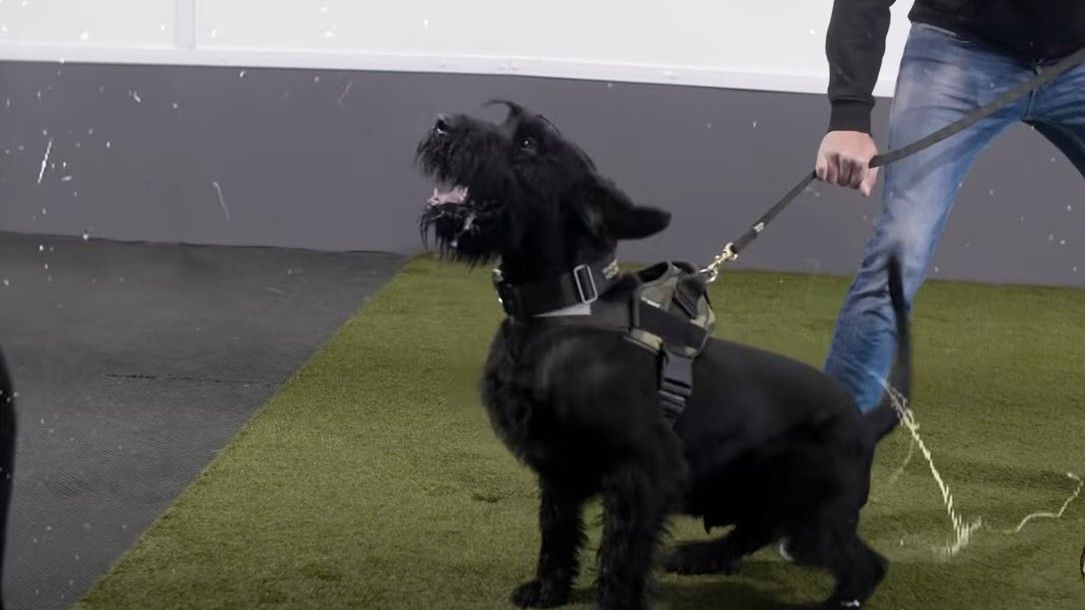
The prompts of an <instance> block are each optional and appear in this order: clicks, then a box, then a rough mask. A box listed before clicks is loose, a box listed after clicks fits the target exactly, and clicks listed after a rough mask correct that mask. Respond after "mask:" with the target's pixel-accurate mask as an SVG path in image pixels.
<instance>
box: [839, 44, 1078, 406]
mask: <svg viewBox="0 0 1085 610" xmlns="http://www.w3.org/2000/svg"><path fill="white" fill-rule="evenodd" d="M1046 67H1048V65H1033V64H1029V63H1027V62H1024V61H1022V60H1019V59H1016V58H1014V57H1011V56H1008V55H1005V54H1003V53H1001V52H999V51H998V50H996V49H993V48H991V47H988V46H986V45H984V44H982V43H978V42H973V41H969V40H965V39H963V38H961V37H959V36H957V35H955V34H953V33H951V32H948V31H946V30H943V29H940V28H936V27H933V26H928V25H922V24H916V25H913V26H912V29H911V33H910V34H909V36H908V42H907V45H906V46H905V48H904V56H903V58H902V59H901V64H900V72H899V75H898V77H897V90H896V93H895V95H894V98H893V106H892V110H891V111H890V118H889V147H890V148H898V147H901V146H904V145H906V144H909V143H911V142H913V141H915V140H918V139H920V138H922V137H923V136H926V135H927V134H929V133H931V132H933V131H935V130H937V129H939V128H940V127H943V126H945V125H947V124H949V123H952V122H953V121H955V120H957V119H958V118H960V117H961V116H963V115H964V114H966V113H968V112H969V111H970V110H973V109H975V108H976V107H978V106H982V105H983V104H986V103H988V102H990V101H991V100H993V99H994V98H995V97H998V96H999V95H1000V94H1002V93H1003V92H1004V91H1006V90H1007V89H1010V88H1011V87H1013V86H1014V85H1016V84H1018V83H1020V82H1022V81H1026V80H1028V79H1029V78H1031V77H1032V76H1034V75H1035V74H1036V73H1037V72H1038V71H1042V70H1044V69H1045V68H1046ZM1016 121H1024V122H1026V123H1028V124H1030V125H1032V126H1034V127H1035V128H1036V130H1037V131H1038V132H1040V133H1041V134H1043V135H1044V136H1045V137H1047V138H1048V139H1049V140H1050V141H1051V142H1052V143H1054V144H1055V145H1056V146H1057V147H1058V148H1059V149H1060V150H1062V152H1063V153H1064V154H1065V155H1066V156H1067V157H1069V159H1070V161H1071V162H1072V163H1073V164H1074V165H1075V167H1077V169H1078V170H1079V171H1080V172H1081V173H1082V174H1083V175H1085V65H1080V66H1077V67H1076V68H1073V69H1072V70H1071V71H1070V72H1067V73H1065V74H1063V75H1062V76H1060V77H1059V78H1058V79H1056V80H1055V81H1054V82H1052V83H1050V84H1048V85H1046V86H1044V87H1042V88H1041V89H1039V90H1038V91H1034V92H1033V93H1032V94H1030V95H1029V96H1027V97H1024V98H1022V99H1020V100H1018V101H1017V102H1015V103H1013V104H1011V105H1010V106H1009V107H1007V108H1005V109H1003V110H1001V111H1000V112H998V113H996V114H995V115H993V116H991V117H989V118H987V119H984V120H983V121H980V122H979V123H977V124H975V125H973V126H972V127H969V128H968V129H966V130H965V131H963V132H961V133H959V134H957V135H955V136H952V137H951V138H949V139H947V140H944V141H942V142H940V143H938V144H936V145H934V146H932V147H931V148H928V149H927V150H925V151H923V152H920V153H917V154H915V155H913V156H911V157H908V158H906V159H904V160H901V161H898V162H896V163H893V164H890V165H889V166H887V167H886V168H885V185H884V188H883V207H882V211H881V214H880V215H879V217H878V219H877V221H876V222H875V225H874V235H873V236H872V237H871V238H870V240H869V241H868V242H867V245H866V250H865V253H864V256H863V260H862V262H861V264H860V267H859V271H858V273H857V274H856V276H855V280H854V282H853V283H852V285H851V289H850V290H849V291H848V295H847V297H846V298H845V299H844V304H843V306H842V308H841V310H840V315H839V317H838V318H837V322H836V329H835V330H834V332H833V340H832V344H831V346H830V348H829V355H828V357H827V359H826V362H825V371H826V372H827V373H829V374H830V375H832V376H833V377H835V378H836V379H838V380H839V381H841V382H842V383H844V385H845V386H846V387H847V388H848V389H849V390H851V392H852V394H853V395H854V396H855V399H856V401H857V403H858V405H859V408H860V409H861V410H864V411H866V410H869V409H872V408H873V407H875V406H876V405H877V404H878V402H879V400H880V399H881V395H882V391H883V388H882V385H881V381H880V380H881V379H885V377H886V376H887V375H888V373H889V370H890V367H891V366H892V363H893V356H894V353H895V349H896V347H895V346H896V331H895V327H894V322H893V310H892V306H891V304H890V302H889V290H888V285H887V273H888V272H887V270H886V267H887V262H888V256H889V253H890V252H893V251H896V252H899V253H900V257H901V266H902V270H903V279H904V293H905V297H906V298H907V301H908V306H909V309H910V307H911V303H912V299H913V298H914V297H915V294H916V292H917V291H918V290H919V287H920V285H922V283H923V280H924V279H925V278H926V277H927V270H928V267H929V266H930V263H931V258H932V257H933V255H934V250H935V248H936V247H937V246H938V241H939V239H940V238H941V236H942V230H943V228H944V227H945V223H946V219H947V218H948V217H949V212H950V210H951V209H952V208H953V203H954V201H955V200H956V198H957V193H958V191H959V190H960V187H961V183H962V181H963V180H964V177H965V174H966V173H967V172H968V169H969V167H971V165H972V162H973V161H974V160H975V159H976V156H977V155H979V153H980V152H981V151H982V150H983V149H984V148H986V147H987V145H988V144H990V143H991V141H992V140H994V138H995V136H997V135H998V134H1000V133H1001V132H1002V131H1003V130H1005V129H1006V128H1007V127H1009V126H1010V125H1011V124H1013V123H1014V122H1016ZM1025 162H1026V163H1027V162H1029V161H1027V160H1026V161H1025Z"/></svg>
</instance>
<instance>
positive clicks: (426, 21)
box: [422, 19, 429, 28]
mask: <svg viewBox="0 0 1085 610" xmlns="http://www.w3.org/2000/svg"><path fill="white" fill-rule="evenodd" d="M422 27H424V28H428V27H429V19H423V20H422Z"/></svg>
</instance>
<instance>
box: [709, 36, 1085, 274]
mask: <svg viewBox="0 0 1085 610" xmlns="http://www.w3.org/2000/svg"><path fill="white" fill-rule="evenodd" d="M1083 61H1085V48H1082V49H1079V50H1078V51H1077V52H1075V53H1072V54H1070V55H1067V56H1066V57H1064V58H1063V59H1061V60H1059V62H1058V63H1057V64H1055V65H1054V66H1052V67H1051V69H1050V70H1045V71H1044V72H1041V73H1039V74H1037V75H1036V76H1034V77H1032V78H1030V79H1029V80H1027V81H1024V82H1022V83H1020V84H1018V85H1016V86H1014V87H1013V88H1011V89H1009V90H1008V91H1006V92H1005V93H1003V94H1002V95H1000V96H998V97H997V98H995V99H994V100H993V101H991V102H989V103H987V104H986V105H984V106H980V107H979V108H976V109H975V110H973V111H971V112H969V113H968V114H966V115H964V116H963V117H961V118H959V119H957V120H956V121H954V122H952V123H950V124H949V125H946V126H945V127H943V128H941V129H939V130H938V131H935V132H933V133H931V134H929V135H927V136H926V137H923V138H921V139H919V140H916V141H915V142H912V143H911V144H908V145H906V146H902V147H900V148H897V149H894V150H889V151H886V152H884V153H882V154H880V155H876V156H874V157H873V158H872V159H871V160H870V164H869V167H870V168H871V169H873V168H875V167H881V166H883V165H888V164H890V163H894V162H896V161H900V160H901V159H904V158H905V157H910V156H912V155H914V154H915V153H917V152H919V151H921V150H925V149H927V148H930V147H931V146H934V145H935V144H937V143H939V142H941V141H942V140H945V139H947V138H949V137H951V136H954V135H956V134H958V133H960V132H961V131H964V130H965V129H967V128H969V127H971V126H972V125H973V124H975V123H977V122H979V121H981V120H983V119H985V118H987V117H989V116H991V115H992V114H994V113H996V112H998V111H999V110H1002V109H1003V108H1005V107H1006V106H1008V105H1010V104H1011V103H1013V102H1014V101H1016V100H1018V99H1019V98H1021V97H1024V96H1026V95H1028V94H1029V93H1032V92H1033V91H1035V90H1036V89H1039V88H1040V87H1042V86H1044V85H1046V84H1047V83H1049V82H1051V81H1053V80H1055V79H1056V78H1058V77H1060V76H1062V75H1063V74H1064V73H1066V72H1068V71H1069V70H1070V69H1071V68H1073V67H1075V66H1077V65H1078V64H1080V63H1082V62H1083ZM814 180H817V173H815V172H810V173H809V174H807V175H805V176H803V178H802V180H800V181H799V182H798V184H796V185H795V186H794V187H792V189H791V190H790V191H788V192H787V194H786V195H784V196H783V198H781V199H780V200H779V201H777V202H776V204H775V205H773V206H772V207H771V208H769V211H768V212H765V213H764V214H763V215H761V217H760V218H758V219H757V222H755V223H754V224H753V226H751V227H750V228H749V229H748V230H747V231H746V232H745V233H743V234H742V235H741V236H739V238H738V239H736V240H735V241H732V242H729V243H728V244H727V245H726V246H724V248H723V251H722V252H720V253H719V254H717V255H716V257H715V258H713V259H712V262H711V263H709V264H708V266H707V267H705V268H704V269H701V273H702V274H704V276H705V281H706V282H708V283H712V282H715V281H716V278H718V277H719V274H720V266H721V265H723V264H724V263H726V262H729V261H733V260H735V259H736V258H738V254H739V252H742V251H743V250H745V249H746V247H747V246H749V245H750V242H752V241H753V240H755V239H757V237H758V236H759V235H761V232H762V231H764V230H765V227H766V226H768V224H769V223H770V222H772V220H773V219H774V218H776V215H777V214H779V213H780V212H782V211H783V210H784V208H786V207H787V206H788V205H789V204H790V203H791V202H792V201H794V200H795V198H796V197H798V196H799V195H800V194H801V193H802V192H803V191H804V190H805V189H806V187H807V186H809V185H810V183H811V182H813V181H814Z"/></svg>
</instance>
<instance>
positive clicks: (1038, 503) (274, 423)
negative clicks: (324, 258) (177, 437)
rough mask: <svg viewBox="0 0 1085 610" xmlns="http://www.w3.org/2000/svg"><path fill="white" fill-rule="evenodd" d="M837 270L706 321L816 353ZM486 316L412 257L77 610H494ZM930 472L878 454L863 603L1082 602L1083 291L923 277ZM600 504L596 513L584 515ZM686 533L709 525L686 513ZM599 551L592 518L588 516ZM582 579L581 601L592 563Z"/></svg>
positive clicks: (458, 286)
mask: <svg viewBox="0 0 1085 610" xmlns="http://www.w3.org/2000/svg"><path fill="white" fill-rule="evenodd" d="M845 289H846V281H845V280H843V279H840V278H829V277H809V276H800V275H777V274H764V273H737V272H731V273H729V274H727V275H725V276H724V277H723V279H722V280H721V281H720V282H719V283H717V285H716V286H715V288H714V290H715V292H714V295H713V299H714V302H715V304H716V307H717V313H718V315H719V322H718V332H719V334H721V335H723V336H726V337H728V338H733V339H737V340H740V341H744V342H748V343H752V344H757V345H761V346H764V347H768V348H770V349H774V350H777V351H780V352H782V353H785V354H789V355H792V356H795V357H798V358H801V359H803V360H806V361H808V362H811V363H815V364H820V360H821V358H822V356H823V354H824V352H825V349H826V347H827V343H828V339H829V335H830V332H831V327H832V323H833V319H834V316H835V313H836V309H837V307H838V306H839V304H840V301H841V299H842V297H843V293H844V290H845ZM498 320H499V309H498V306H497V303H496V300H495V297H494V294H493V292H492V290H491V288H490V286H489V277H488V275H487V274H486V273H483V272H481V271H479V272H467V271H465V270H464V269H463V268H461V267H453V266H449V265H444V264H439V263H435V262H433V261H431V260H428V259H419V260H416V261H414V262H412V263H411V264H409V265H407V266H406V267H405V268H404V269H403V271H402V273H400V274H399V276H397V277H396V278H395V279H394V280H393V281H392V282H391V284H390V285H389V286H388V287H387V288H386V289H385V290H384V291H383V292H382V293H381V294H380V295H379V296H378V297H377V298H375V299H374V300H373V301H372V302H370V303H369V304H368V305H367V306H366V307H365V308H364V310H362V311H361V312H360V313H359V314H358V315H357V316H356V317H355V318H354V319H352V320H351V321H350V322H349V323H348V324H346V325H345V326H344V327H343V328H342V329H341V330H340V332H339V333H338V334H337V335H336V337H335V338H334V339H333V340H332V341H331V343H330V344H329V345H328V346H327V347H325V348H324V349H323V350H322V351H321V352H320V353H319V354H318V355H317V356H315V357H314V358H313V360H312V361H311V362H309V363H308V364H307V365H306V366H305V367H304V368H303V369H302V370H301V371H300V372H299V373H298V374H297V376H296V377H295V378H293V379H292V380H291V381H290V382H289V383H287V385H286V386H285V387H284V388H283V389H282V391H281V392H280V393H279V394H278V395H277V396H276V397H275V398H273V399H272V400H271V401H270V402H269V403H268V404H267V405H266V406H265V407H264V409H263V410H262V411H261V412H260V413H259V414H258V415H257V416H256V417H255V418H254V419H253V420H252V421H251V422H250V423H249V425H248V426H246V427H245V429H244V430H243V431H242V432H241V433H240V434H239V435H238V437H237V438H236V439H235V440H234V442H233V443H232V444H231V445H230V446H229V448H228V449H226V450H225V451H223V452H222V453H221V454H220V455H219V456H218V458H217V459H216V460H215V461H214V462H213V463H212V464H211V466H210V467H208V469H207V470H206V472H204V473H203V475H201V476H200V477H199V478H198V479H197V480H196V481H195V482H194V483H193V484H192V486H191V487H190V488H189V489H188V490H187V491H186V492H185V493H184V494H183V495H182V496H181V497H180V498H179V499H178V500H177V502H176V503H175V504H174V505H173V507H171V508H170V509H169V510H168V511H167V512H166V513H165V514H164V515H162V517H161V518H160V520H159V521H158V522H157V523H156V524H155V525H154V526H153V527H152V528H151V529H150V530H149V531H148V532H146V534H145V535H144V536H143V537H142V538H141V539H140V541H139V542H138V543H137V544H136V546H135V547H134V548H133V549H132V550H131V551H130V552H129V553H128V554H127V555H125V556H124V557H123V558H122V559H121V560H120V561H119V562H118V563H117V564H116V565H115V566H114V567H113V569H112V570H111V571H110V572H109V573H108V574H107V575H106V576H105V577H104V578H103V579H102V580H101V582H100V583H99V584H98V585H97V586H96V587H95V588H94V589H93V590H92V591H91V592H90V593H89V594H88V595H87V596H86V597H85V598H84V600H83V601H82V602H81V603H80V604H79V607H83V608H105V609H109V610H115V609H125V608H139V609H145V608H173V607H178V608H179V607H186V608H187V607H199V608H247V607H253V606H281V607H308V608H341V607H359V608H360V607H367V608H394V609H406V608H412V609H413V608H502V607H507V603H506V601H505V600H506V599H507V596H508V593H509V591H510V589H511V588H512V587H513V586H514V585H515V584H517V583H518V582H519V581H521V580H522V579H525V578H527V577H528V576H530V575H531V572H532V570H533V567H534V563H535V551H536V544H537V530H536V524H535V514H536V495H535V487H534V481H533V478H532V476H531V475H530V473H529V472H528V471H527V470H526V469H524V468H523V467H521V466H520V465H518V464H517V463H516V462H515V461H514V460H513V459H512V457H510V455H509V454H508V452H507V451H506V450H505V449H504V447H503V446H501V445H500V444H499V443H498V441H497V440H495V438H494V436H493V434H492V432H491V430H490V428H489V425H488V423H487V421H486V418H485V415H484V413H483V411H482V409H481V407H479V405H478V401H477V396H476V383H477V381H476V380H477V378H478V374H479V371H480V368H481V364H482V361H483V357H484V355H485V351H486V348H487V345H488V342H489V339H490V336H491V333H492V332H493V330H494V327H495V325H496V324H497V322H498ZM914 331H915V337H916V339H915V361H916V369H917V370H916V375H915V400H914V406H915V407H916V411H917V415H918V418H919V421H920V424H921V426H922V428H921V433H922V434H923V435H924V437H925V440H926V442H927V444H928V446H929V447H930V448H931V450H932V451H933V452H934V460H935V463H936V465H937V466H938V468H939V469H940V470H941V473H942V475H943V476H944V477H945V479H946V482H947V483H948V484H949V485H950V487H951V489H952V491H953V493H954V495H955V499H956V503H957V507H958V508H959V509H960V510H961V511H962V513H963V514H964V516H965V518H966V519H967V518H973V517H982V518H983V520H984V522H985V524H987V526H988V527H986V528H984V529H981V530H979V531H977V532H976V533H975V534H974V536H973V540H972V544H971V546H969V547H967V548H965V549H964V550H963V551H962V552H961V553H960V554H959V555H958V556H956V557H953V558H945V557H943V556H941V555H939V554H938V552H936V551H935V550H934V548H933V547H936V546H939V545H944V544H946V543H947V542H948V541H949V540H950V538H951V534H952V532H951V527H950V524H949V521H948V518H947V517H946V515H945V512H944V510H943V507H942V501H941V498H940V496H939V494H938V490H937V488H936V486H935V484H934V482H933V480H932V478H931V475H930V473H929V471H928V469H927V467H926V465H925V462H924V461H923V460H922V458H921V457H920V456H919V455H918V454H917V456H916V458H915V459H913V461H912V463H911V464H910V465H909V466H908V467H907V469H906V470H905V471H904V474H903V475H902V476H901V477H900V478H899V479H897V480H896V482H895V483H892V484H890V483H889V479H890V474H891V473H892V471H893V470H895V469H896V467H897V466H898V465H899V464H900V463H901V461H902V459H903V458H904V456H905V454H906V452H907V447H908V442H907V439H908V437H907V435H906V434H905V433H903V432H900V431H898V432H897V433H896V434H895V435H894V436H892V437H890V438H889V439H888V440H887V441H885V442H884V443H883V444H882V446H881V448H880V449H879V456H878V460H877V465H876V468H875V472H874V475H873V490H872V494H871V499H870V504H869V505H868V506H867V508H866V509H865V511H864V514H863V524H862V530H863V532H864V533H865V535H866V537H867V538H868V540H869V541H870V542H871V544H872V545H873V546H874V547H875V548H877V549H879V550H880V551H881V552H882V553H884V554H886V555H888V556H889V558H890V559H891V560H892V562H893V564H892V567H891V569H890V572H889V576H888V578H887V579H886V581H885V582H884V583H883V585H882V587H881V588H880V589H879V591H878V593H877V594H876V596H875V597H874V598H873V599H872V603H871V604H870V607H872V608H917V607H926V608H984V609H989V608H1085V584H1083V583H1082V577H1081V575H1080V573H1079V566H1078V558H1079V556H1080V554H1081V552H1082V545H1085V497H1082V498H1081V499H1079V500H1077V501H1076V502H1075V503H1072V504H1071V505H1070V507H1069V508H1068V509H1067V511H1066V513H1065V514H1064V516H1063V518H1062V519H1060V520H1051V519H1045V520H1036V521H1032V522H1030V523H1029V524H1028V525H1026V526H1025V528H1024V529H1023V531H1021V533H1019V534H1017V535H1007V534H1004V533H1001V531H1000V530H1004V529H1007V528H1011V527H1013V526H1015V525H1016V524H1017V522H1018V520H1020V519H1021V518H1022V517H1023V516H1024V515H1026V514H1028V513H1030V512H1033V511H1037V510H1054V509H1057V508H1058V507H1059V505H1060V504H1061V503H1062V502H1063V501H1064V500H1065V499H1066V498H1067V496H1068V495H1069V494H1070V492H1071V491H1073V489H1074V483H1073V481H1071V480H1070V479H1068V478H1067V477H1066V476H1065V475H1064V472H1065V471H1067V470H1071V471H1074V472H1076V473H1078V474H1080V475H1083V476H1085V438H1083V432H1085V417H1083V416H1085V407H1083V405H1082V395H1083V393H1085V392H1083V391H1085V367H1083V364H1085V292H1083V291H1080V290H1068V289H1051V288H1029V287H997V286H981V285H969V284H956V283H942V282H932V283H930V284H928V285H927V287H926V288H925V289H924V291H923V293H922V294H921V296H920V299H919V301H918V303H917V304H916V309H915V317H914ZM598 512H599V511H598V507H597V506H594V507H592V509H591V511H590V514H591V515H592V522H593V523H594V522H596V521H597V517H598ZM675 530H676V535H677V536H678V537H703V536H704V533H703V530H701V529H700V528H699V526H698V525H697V524H696V523H695V522H693V521H692V520H689V519H679V520H677V524H676V527H675ZM591 539H592V546H593V547H594V545H595V543H596V541H597V540H598V527H593V528H592V535H591ZM593 554H594V548H592V549H589V550H588V551H586V555H585V559H586V561H585V563H586V564H587V565H588V566H589V567H588V568H587V569H586V570H585V573H584V575H583V576H582V577H581V580H580V582H579V585H578V587H577V591H576V597H577V599H578V600H579V605H576V606H575V607H577V608H587V607H590V606H589V605H588V603H587V602H588V601H590V599H591V597H590V596H591V592H590V590H589V587H590V584H591V580H592V578H593V577H594V572H593V570H592V568H591V564H592V561H591V558H592V557H593ZM828 586H829V581H828V579H827V578H826V577H824V576H822V575H821V574H820V573H818V572H815V571H812V570H808V569H804V568H799V567H796V566H794V565H790V564H784V563H782V562H781V561H780V560H779V559H778V558H777V557H776V556H775V555H774V554H772V553H771V552H767V551H763V552H761V553H759V554H757V555H755V556H754V557H753V558H752V559H751V560H750V561H749V563H747V564H746V565H745V566H744V567H743V568H742V570H741V571H740V572H739V574H738V575H736V576H733V577H723V576H721V577H697V578H692V577H674V576H662V577H661V578H660V587H659V594H658V596H657V600H658V602H657V606H658V607H660V608H676V609H679V608H683V609H693V608H762V607H765V608H770V607H779V606H780V605H782V604H783V605H787V604H792V605H793V604H796V603H803V602H809V601H813V600H816V599H819V598H821V597H822V596H824V595H826V594H827V592H828Z"/></svg>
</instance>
